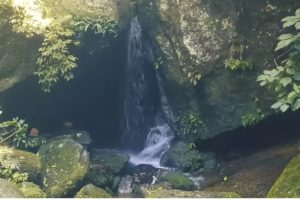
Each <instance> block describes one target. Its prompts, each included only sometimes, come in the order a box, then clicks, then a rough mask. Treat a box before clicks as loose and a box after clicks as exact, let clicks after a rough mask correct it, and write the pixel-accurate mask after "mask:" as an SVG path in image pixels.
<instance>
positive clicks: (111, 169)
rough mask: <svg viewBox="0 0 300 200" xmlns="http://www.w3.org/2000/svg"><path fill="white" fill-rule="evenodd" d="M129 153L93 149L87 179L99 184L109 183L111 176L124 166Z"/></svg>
mask: <svg viewBox="0 0 300 200" xmlns="http://www.w3.org/2000/svg"><path fill="white" fill-rule="evenodd" d="M129 158H130V157H129V155H127V154H126V153H124V152H120V151H116V150H108V149H102V150H94V152H93V156H92V159H91V165H90V169H89V173H88V177H89V180H90V181H91V182H92V183H93V184H95V185H97V186H99V187H103V186H107V185H111V184H112V182H113V178H114V176H115V175H117V174H118V173H119V172H121V170H122V169H123V168H124V167H125V165H126V164H127V162H128V161H129Z"/></svg>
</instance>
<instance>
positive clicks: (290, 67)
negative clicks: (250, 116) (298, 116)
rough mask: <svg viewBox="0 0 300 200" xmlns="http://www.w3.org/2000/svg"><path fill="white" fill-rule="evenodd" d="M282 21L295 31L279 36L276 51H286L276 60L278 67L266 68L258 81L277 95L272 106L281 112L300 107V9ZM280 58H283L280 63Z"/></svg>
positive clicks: (287, 27) (284, 25)
mask: <svg viewBox="0 0 300 200" xmlns="http://www.w3.org/2000/svg"><path fill="white" fill-rule="evenodd" d="M282 22H283V23H284V24H283V27H284V28H286V29H287V30H289V31H291V30H292V29H294V33H286V34H282V35H281V36H279V38H278V44H277V47H276V49H275V51H284V52H283V53H282V54H281V55H280V56H278V57H277V58H276V59H275V60H274V61H275V64H276V66H277V67H276V68H275V69H271V70H265V71H264V72H263V74H262V75H260V76H259V77H258V78H257V81H258V82H259V83H260V85H261V86H264V87H267V88H268V89H270V90H272V91H274V92H275V94H276V95H277V101H276V102H275V103H274V104H273V105H272V106H271V108H273V109H275V110H277V111H281V112H286V111H287V110H288V109H291V110H293V111H296V110H298V109H299V108H300V9H298V10H297V11H296V13H295V16H289V17H285V18H283V19H282ZM278 59H281V60H282V61H281V63H280V64H278V63H277V60H278Z"/></svg>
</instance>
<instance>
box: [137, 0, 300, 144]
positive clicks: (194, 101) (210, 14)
mask: <svg viewBox="0 0 300 200" xmlns="http://www.w3.org/2000/svg"><path fill="white" fill-rule="evenodd" d="M136 4H137V10H138V15H139V18H140V20H141V21H142V24H143V27H144V29H145V32H146V33H147V34H148V35H149V36H150V40H151V41H152V42H153V46H154V54H156V58H155V60H154V63H155V65H156V67H158V68H159V70H158V72H159V74H160V77H161V83H162V87H163V88H164V90H165V93H166V97H167V99H168V101H169V103H170V106H171V108H172V111H173V115H174V116H173V121H175V122H176V123H177V124H178V125H179V130H184V129H185V127H180V126H185V125H184V124H183V123H180V116H181V115H182V113H185V115H187V116H193V115H194V113H200V115H199V117H198V118H199V119H198V121H200V122H201V126H200V128H198V131H197V135H195V136H196V138H200V139H206V138H210V137H214V136H216V135H218V134H220V133H223V132H225V131H229V130H232V129H235V128H237V127H240V126H242V118H243V117H244V120H247V118H248V119H249V118H251V116H252V117H253V116H255V117H254V118H262V117H264V116H265V115H266V114H268V113H269V111H270V110H269V107H270V103H272V102H273V96H272V94H268V93H266V91H264V90H263V89H261V88H260V86H259V85H258V84H257V83H256V77H257V75H258V74H260V73H261V72H262V71H263V70H264V69H269V68H272V67H274V65H275V64H274V57H275V55H274V48H275V44H276V38H277V37H278V35H279V33H280V30H281V23H280V20H281V18H283V17H284V16H287V15H289V14H291V13H292V12H294V10H295V9H296V8H297V7H299V6H300V3H299V1H296V0H288V1H284V2H283V1H278V0H268V1H261V0H255V1H239V0H224V1H218V0H189V1H178V0H150V1H149V0H140V1H137V3H136ZM228 58H235V59H240V60H253V63H254V68H253V69H252V70H246V71H242V70H241V71H236V72H233V71H230V70H228V69H226V68H225V65H224V61H225V60H226V59H228ZM200 77H201V80H200V81H198V83H197V84H196V85H195V86H194V84H195V83H196V81H197V80H199V78H200ZM178 119H179V120H178ZM178 122H179V123H178ZM198 127H199V126H198ZM194 138H195V137H194Z"/></svg>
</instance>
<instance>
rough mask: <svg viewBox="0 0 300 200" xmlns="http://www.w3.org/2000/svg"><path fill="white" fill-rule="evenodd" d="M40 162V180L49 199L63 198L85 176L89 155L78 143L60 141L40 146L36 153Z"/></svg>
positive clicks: (66, 140) (67, 140)
mask: <svg viewBox="0 0 300 200" xmlns="http://www.w3.org/2000/svg"><path fill="white" fill-rule="evenodd" d="M38 155H39V156H40V157H41V160H42V171H41V175H42V180H43V186H44V190H45V192H46V193H47V194H48V195H49V196H50V197H61V196H64V195H65V194H66V193H67V192H68V191H69V190H70V189H72V188H74V187H76V184H77V183H78V181H80V180H82V179H83V178H84V177H85V175H86V174H87V171H88V167H89V155H88V153H87V151H86V150H85V149H84V148H83V146H82V145H80V144H79V143H77V142H75V141H73V140H71V139H62V140H57V141H53V142H51V143H48V144H45V145H42V146H41V148H40V149H39V151H38Z"/></svg>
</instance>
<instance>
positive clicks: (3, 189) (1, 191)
mask: <svg viewBox="0 0 300 200" xmlns="http://www.w3.org/2000/svg"><path fill="white" fill-rule="evenodd" d="M0 198H24V195H23V194H22V192H21V191H20V190H19V189H18V188H17V186H15V185H14V184H12V183H10V182H9V181H7V180H5V179H2V178H0Z"/></svg>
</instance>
